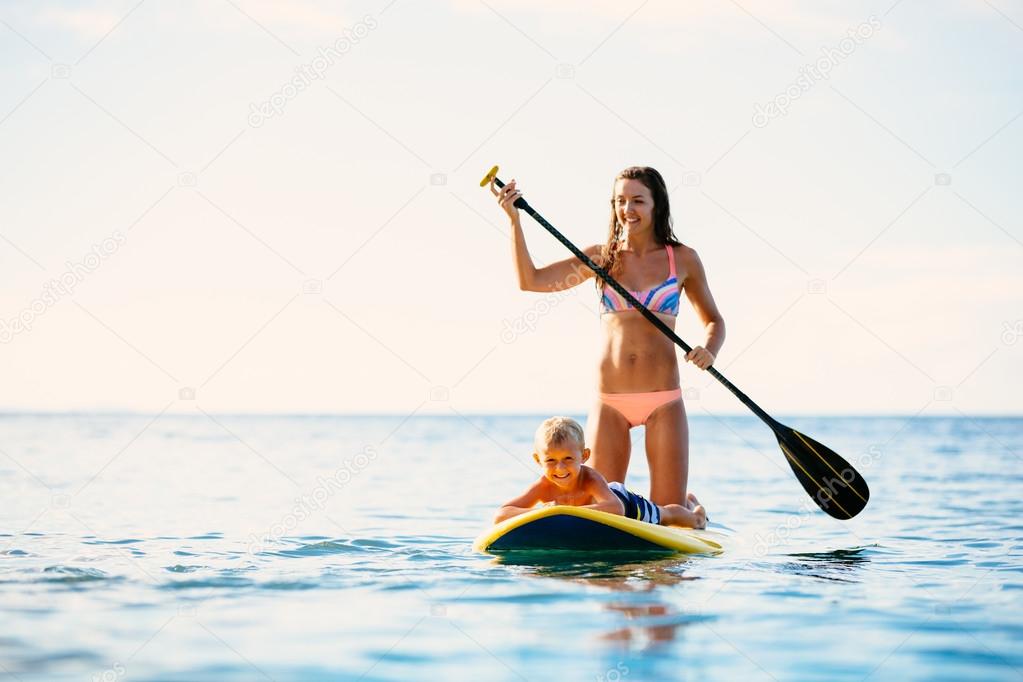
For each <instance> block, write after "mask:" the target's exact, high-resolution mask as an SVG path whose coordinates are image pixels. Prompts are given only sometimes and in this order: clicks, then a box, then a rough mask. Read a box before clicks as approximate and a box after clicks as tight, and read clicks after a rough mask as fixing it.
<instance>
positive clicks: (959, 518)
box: [0, 414, 1023, 682]
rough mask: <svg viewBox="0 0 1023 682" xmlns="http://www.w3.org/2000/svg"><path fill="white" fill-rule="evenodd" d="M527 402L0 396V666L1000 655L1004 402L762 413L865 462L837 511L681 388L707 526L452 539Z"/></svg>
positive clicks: (997, 668)
mask: <svg viewBox="0 0 1023 682" xmlns="http://www.w3.org/2000/svg"><path fill="white" fill-rule="evenodd" d="M540 419H541V417H540V416H521V417H508V416H479V415H465V416H463V415H458V414H453V415H452V416H450V417H423V416H411V417H402V416H395V417H336V416H323V417H295V416H281V417H274V416H227V415H224V416H221V415H205V414H198V415H196V416H172V415H162V416H153V415H148V416H145V415H129V416H123V415H49V416H48V415H6V416H0V500H2V504H0V614H2V617H0V679H8V678H9V679H13V680H83V679H84V680H104V681H110V682H114V681H118V680H122V679H123V680H259V679H265V680H317V679H324V680H326V679H330V680H360V679H361V680H410V679H416V680H481V679H485V680H554V679H557V680H562V681H571V680H586V681H598V682H617V681H622V680H637V681H639V680H644V681H645V680H676V679H691V680H708V679H722V680H734V679H742V680H744V681H749V680H759V679H765V680H864V679H870V680H914V679H926V680H962V679H984V680H1016V679H1020V678H1021V677H1023V615H1021V614H1023V502H1021V498H1023V495H1021V490H1023V486H1021V483H1023V419H1019V418H984V417H957V418H940V417H918V418H908V417H883V418H878V417H856V418H852V417H844V418H833V417H826V418H825V417H820V418H813V417H790V418H783V419H782V421H784V422H785V423H788V424H789V425H791V426H793V427H795V428H798V429H799V430H800V431H803V432H805V433H807V434H808V435H811V436H813V437H814V438H815V439H817V440H818V441H821V442H822V443H825V444H827V445H828V446H829V447H831V448H832V449H833V450H835V451H836V452H839V453H841V454H842V455H843V456H845V457H846V459H848V460H849V461H850V462H851V463H852V464H853V465H854V466H856V467H857V468H858V469H859V470H860V472H861V473H862V475H863V476H864V478H866V480H867V481H868V482H869V484H870V487H871V492H872V497H871V501H870V504H869V505H868V506H867V508H866V510H865V511H864V512H863V513H862V514H861V515H860V516H858V517H857V518H855V519H853V520H852V521H848V522H841V521H836V520H834V519H832V518H831V517H829V516H827V515H826V514H824V513H822V512H820V511H819V510H817V509H816V507H815V506H814V505H813V504H812V502H811V501H810V500H809V498H808V497H807V496H806V495H805V493H804V492H803V490H802V488H801V487H800V486H799V484H798V483H797V482H796V480H795V478H794V477H793V475H792V473H791V471H790V469H789V467H788V466H787V464H786V462H785V459H784V457H783V455H782V453H781V452H780V450H779V449H778V447H777V444H776V443H775V441H774V437H773V435H772V434H771V432H770V431H769V430H768V429H767V428H766V427H764V426H763V425H762V424H761V423H760V422H759V421H758V420H757V419H756V418H754V417H728V418H720V419H719V418H714V417H709V416H698V417H694V418H692V419H691V420H690V425H691V439H692V456H691V472H690V489H691V490H692V491H693V492H695V493H696V494H697V495H698V496H699V498H700V500H701V501H702V502H703V503H704V504H705V505H706V507H707V509H708V511H709V513H710V518H711V522H712V524H711V526H712V527H713V528H715V529H716V530H718V531H719V532H721V533H723V534H724V536H725V538H726V551H725V552H724V553H723V554H721V555H719V556H713V557H705V556H700V557H686V556H675V557H663V556H661V557H656V558H653V559H649V560H643V558H642V557H628V558H624V559H623V558H618V559H616V558H614V557H608V556H601V555H599V554H598V555H593V556H587V557H580V556H575V557H573V558H571V559H570V560H565V559H564V558H560V559H553V560H542V559H541V558H535V559H529V558H528V557H527V558H526V559H525V560H517V559H514V558H508V557H504V558H501V557H492V556H487V555H482V554H477V553H474V552H473V551H472V548H471V544H472V540H473V538H474V537H475V536H476V535H477V534H478V533H480V532H481V531H482V530H484V528H485V527H487V526H488V525H489V519H490V518H491V517H492V515H493V513H494V511H495V508H496V506H497V505H499V504H500V503H501V502H503V501H504V500H506V499H508V498H510V497H513V496H515V495H517V494H518V493H519V492H521V491H522V490H523V489H524V488H525V487H526V486H527V485H528V484H529V483H530V482H531V481H532V480H533V479H534V477H536V476H537V475H538V471H537V469H536V467H535V464H534V463H533V461H532V457H531V447H530V445H531V438H532V433H533V430H534V429H535V428H536V426H537V424H538V423H539V421H540ZM634 434H635V440H634V443H635V445H634V454H633V464H632V468H631V472H630V477H629V480H628V481H627V483H628V485H629V486H630V487H631V488H634V489H636V490H637V491H638V492H641V493H644V494H645V493H646V492H647V486H648V484H649V477H648V472H647V468H646V462H645V457H644V454H643V447H642V443H643V441H642V430H637V431H635V432H634Z"/></svg>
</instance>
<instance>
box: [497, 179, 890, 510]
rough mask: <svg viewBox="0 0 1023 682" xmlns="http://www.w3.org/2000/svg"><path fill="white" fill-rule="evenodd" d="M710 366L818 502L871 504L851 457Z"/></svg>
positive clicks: (836, 506)
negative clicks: (778, 416)
mask: <svg viewBox="0 0 1023 682" xmlns="http://www.w3.org/2000/svg"><path fill="white" fill-rule="evenodd" d="M491 180H492V181H493V182H494V184H495V185H497V186H498V187H504V183H503V182H501V180H500V179H498V177H497V166H494V167H493V168H491V169H490V172H489V173H487V174H486V176H485V177H484V178H483V179H482V180H481V181H480V187H485V186H486V185H487V184H488V183H490V181H491ZM515 207H516V208H519V209H521V210H523V211H525V212H526V213H528V214H529V215H531V216H533V219H534V220H536V222H538V223H540V225H541V226H543V228H544V229H545V230H547V231H548V232H550V233H551V234H552V235H554V238H555V239H557V240H558V241H559V242H561V243H562V244H564V245H565V246H566V247H567V248H568V250H569V251H571V252H572V253H573V254H575V257H576V258H578V259H579V260H581V261H582V262H583V263H585V264H586V266H587V267H588V268H590V269H591V270H593V271H594V272H595V273H597V276H598V277H600V278H601V279H602V280H604V281H605V282H607V284H608V285H610V287H611V288H612V289H614V290H615V291H617V292H618V293H619V294H621V295H622V297H623V298H624V299H625V300H626V301H628V302H629V303H630V304H631V305H632V307H633V308H635V309H636V310H638V311H639V312H640V313H642V314H643V317H645V318H646V319H648V320H649V321H650V323H651V324H653V325H654V326H655V327H657V328H658V329H659V330H660V331H661V332H663V333H664V335H665V336H667V337H668V338H669V339H671V340H672V341H674V342H675V344H676V345H677V346H679V347H680V348H681V349H682V350H684V351H685V352H686V353H688V352H689V351H691V350H692V347H691V346H690V345H689V344H687V343H686V342H685V341H683V340H682V339H681V338H680V337H679V336H678V335H677V334H676V333H675V331H674V330H673V329H672V328H671V327H669V326H668V325H666V324H665V323H664V322H663V321H662V320H661V319H660V318H659V317H657V315H655V314H654V313H652V312H651V311H650V310H648V309H647V308H646V307H645V306H644V305H643V304H642V303H640V302H639V301H638V300H636V298H635V297H634V296H633V295H632V294H631V293H629V291H628V289H626V288H625V287H623V286H622V285H621V284H619V283H618V282H617V281H616V280H615V279H614V278H613V277H612V276H611V275H610V274H608V272H607V271H606V270H604V269H603V268H602V267H600V266H599V265H597V264H596V263H594V262H593V261H592V260H591V259H590V257H589V256H587V255H586V254H585V253H583V252H582V251H580V250H579V248H578V247H577V246H576V245H575V244H573V243H572V242H570V241H568V239H567V238H566V237H565V235H563V234H561V233H560V232H558V230H557V229H555V227H554V226H553V225H551V224H550V223H549V222H547V221H546V220H544V217H543V216H541V215H540V214H539V213H537V212H536V211H535V210H533V207H532V206H530V205H529V204H528V203H526V200H525V199H523V198H521V197H519V198H518V199H516V200H515ZM706 371H707V372H709V373H710V375H711V376H712V377H714V378H715V379H717V380H718V381H720V382H721V383H722V384H723V385H724V387H725V388H727V389H728V390H729V391H731V392H732V395H734V396H735V397H736V398H738V399H739V400H740V401H741V402H742V404H743V405H745V406H746V407H748V408H749V409H750V410H752V411H753V414H755V415H757V416H758V417H760V419H761V420H762V421H763V422H764V423H765V424H767V426H768V427H769V428H770V429H771V430H772V431H774V435H775V437H776V438H777V439H778V445H779V446H780V447H781V451H782V452H783V453H784V454H785V459H786V461H787V462H788V463H789V466H790V467H792V472H793V473H794V474H795V475H796V478H797V479H798V480H799V482H800V483H801V484H802V486H803V489H804V490H806V492H807V494H808V495H809V496H810V497H811V498H813V501H814V502H816V503H817V506H819V507H820V508H821V509H823V510H824V511H826V512H827V513H828V514H830V515H831V516H833V517H835V518H836V519H843V520H844V519H851V518H852V517H854V516H856V515H857V514H859V513H860V512H861V511H862V510H863V508H864V507H865V506H867V500H868V499H869V498H870V490H869V489H868V488H867V482H866V481H864V480H863V477H862V476H860V474H859V472H858V471H856V469H854V468H853V466H852V465H851V464H849V462H847V461H845V460H844V459H842V457H841V456H839V455H838V454H836V453H835V452H833V451H832V450H831V449H829V448H827V447H826V446H824V445H821V444H820V443H818V442H817V441H815V440H814V439H812V438H810V437H809V436H806V435H804V434H802V433H800V432H799V431H796V430H795V429H793V428H790V427H788V426H785V425H784V424H782V423H780V422H778V421H775V419H774V418H772V417H771V415H769V414H767V413H766V412H764V411H763V410H762V409H760V406H759V405H757V404H756V403H755V402H753V401H752V400H750V398H749V396H747V395H746V394H745V393H743V392H742V391H740V390H739V389H738V388H736V387H735V386H734V385H733V384H732V382H731V381H729V380H728V379H726V378H725V377H724V376H723V375H722V374H721V373H720V372H718V371H717V370H716V369H714V368H713V367H708V368H707V370H706Z"/></svg>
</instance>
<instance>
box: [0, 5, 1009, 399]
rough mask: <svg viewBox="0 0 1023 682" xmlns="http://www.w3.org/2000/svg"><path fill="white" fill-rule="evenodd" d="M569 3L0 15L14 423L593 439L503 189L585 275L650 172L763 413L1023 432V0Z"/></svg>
mask: <svg viewBox="0 0 1023 682" xmlns="http://www.w3.org/2000/svg"><path fill="white" fill-rule="evenodd" d="M552 4H553V3H548V2H540V1H539V0H526V1H522V2H516V3H505V4H497V3H493V2H490V1H489V0H488V2H479V1H473V0H454V1H452V2H420V3H417V2H412V1H411V0H396V1H395V2H389V0H384V1H381V2H333V3H332V2H316V1H313V0H296V1H294V2H289V3H279V2H271V1H270V0H230V1H229V0H205V1H203V2H198V1H196V2H192V1H182V2H174V3H170V2H161V1H159V0H143V1H142V2H139V0H127V1H124V2H121V1H102V2H101V1H95V2H39V3H15V2H0V86H2V87H0V154H2V156H3V158H4V160H5V163H3V164H2V166H0V187H2V188H3V190H2V192H0V411H37V410H38V411H49V410H58V411H63V410H82V411H87V410H132V411H146V412H159V411H161V410H167V411H170V412H183V413H193V412H196V411H197V410H204V411H207V412H228V411H230V412H249V411H251V412H317V413H334V412H352V413H368V412H374V413H375V412H387V413H396V414H407V413H409V412H411V411H413V410H416V411H418V412H419V413H424V414H425V413H437V414H452V411H455V412H458V413H463V414H464V413H472V412H475V413H479V412H529V413H555V412H557V413H579V412H585V411H586V410H587V409H588V408H589V406H590V404H591V401H592V399H593V396H594V393H595V380H596V364H597V349H598V343H599V338H598V332H599V326H598V318H597V314H596V311H597V294H596V291H595V289H594V288H593V286H592V285H591V284H587V285H584V286H582V287H580V288H578V289H576V290H573V291H572V292H570V293H569V294H567V295H565V296H561V297H556V298H553V299H545V298H544V297H543V296H542V295H538V294H530V293H524V292H520V291H518V290H517V288H516V286H515V278H514V275H513V272H512V263H511V252H510V247H509V243H508V238H507V221H506V219H505V218H504V217H503V214H502V213H501V212H500V210H499V209H498V207H497V206H496V202H494V200H493V198H492V197H491V195H490V194H489V192H487V191H485V190H482V189H480V188H479V187H478V181H479V179H480V177H481V176H482V175H483V173H485V172H486V171H487V170H488V169H489V168H490V166H492V165H493V164H500V165H501V167H502V171H501V176H502V177H503V178H504V179H505V180H508V179H511V178H512V177H514V178H517V179H518V180H519V184H520V186H521V187H522V189H523V191H524V193H525V196H526V198H527V199H528V200H529V201H530V203H532V204H533V206H534V207H536V208H537V210H539V211H540V212H541V213H542V214H544V215H545V216H546V217H547V219H548V220H549V221H550V222H551V223H553V224H554V225H555V226H557V227H558V228H559V229H560V230H561V231H562V232H564V233H565V234H566V235H567V236H568V237H569V238H570V239H572V240H574V241H575V242H576V243H577V244H579V245H580V246H585V245H588V244H592V243H596V242H600V241H602V240H603V239H604V237H605V231H606V225H607V211H608V209H607V201H608V198H609V196H610V191H611V185H612V180H613V177H614V175H615V173H617V171H619V170H620V169H621V168H623V167H625V166H628V165H634V164H643V165H652V166H655V167H656V168H658V169H659V170H660V171H661V172H662V174H663V175H664V176H665V178H666V180H667V182H668V184H669V186H670V187H672V188H673V193H672V197H671V198H672V209H673V214H674V218H675V225H676V233H677V234H678V235H679V237H680V238H681V239H682V241H683V242H685V243H687V244H689V245H690V246H692V247H694V248H695V249H696V250H697V251H698V252H699V253H700V255H701V258H702V260H703V262H704V265H705V267H706V269H707V272H708V277H709V281H710V285H711V289H712V291H713V293H714V296H715V298H716V299H717V303H718V305H719V307H720V309H721V311H722V313H723V315H724V317H725V320H726V323H727V330H728V334H727V340H726V342H725V346H724V349H723V350H722V353H721V354H720V356H719V359H718V363H717V367H718V368H719V369H720V370H721V371H723V372H724V374H725V375H726V376H728V377H729V378H730V379H731V380H732V382H733V383H735V384H736V385H737V386H739V387H740V388H742V389H743V390H745V391H746V392H747V393H748V394H749V395H750V396H751V397H752V398H753V399H754V400H756V401H757V402H759V403H760V404H761V405H762V406H763V407H764V408H765V409H767V410H768V412H771V413H777V414H785V413H817V414H916V413H921V414H958V413H966V414H1020V413H1021V411H1023V410H1021V407H1023V400H1021V398H1020V395H1019V389H1018V386H1019V384H1020V380H1021V379H1023V371H1021V368H1023V363H1021V359H1023V357H1021V353H1023V268H1021V265H1023V221H1021V218H1020V216H1021V215H1023V210H1021V209H1023V199H1021V193H1020V191H1019V188H1020V176H1021V173H1020V159H1021V158H1023V69H1021V68H1020V66H1021V65H1023V3H1021V2H1019V1H1013V2H1010V1H1008V0H992V1H991V2H983V1H976V2H967V1H960V2H951V1H949V2H929V3H924V2H921V1H920V0H899V1H896V0H886V1H885V2H853V3H840V2H824V3H821V2H810V1H809V0H786V1H784V2H768V1H766V0H765V1H758V2H754V1H752V0H749V1H746V0H743V1H742V2H710V1H704V2H692V3H676V2H668V1H666V0H664V1H658V0H649V1H648V2H643V1H642V0H636V1H634V2H604V1H599V2H583V1H582V0H569V1H563V2H560V3H556V4H554V6H553V7H552V6H551V5H552ZM857 31H859V34H858V39H857V40H855V41H854V40H851V39H849V38H847V36H848V35H849V34H850V32H852V33H853V34H856V33H857ZM346 36H347V37H348V38H350V40H349V41H348V42H342V43H338V41H339V39H342V38H345V37H346ZM843 39H845V40H844V41H843ZM330 46H338V47H340V51H338V52H337V53H336V56H332V57H331V59H330V60H329V61H328V60H324V59H323V58H322V57H320V58H318V57H317V55H318V54H322V53H320V52H318V50H319V49H320V48H324V49H326V48H329V47H330ZM826 55H827V56H826ZM822 60H823V61H822ZM818 63H819V64H820V65H821V66H820V67H819V68H828V69H829V72H828V74H827V76H826V77H822V76H819V75H814V74H812V73H810V72H809V71H807V67H808V66H809V65H816V64H818ZM313 72H315V73H316V77H312V76H310V75H309V74H310V73H313ZM297 74H298V75H301V74H305V76H304V77H305V78H306V80H307V82H308V86H307V87H303V88H302V89H300V90H289V89H288V88H287V87H286V86H287V84H288V83H289V82H290V81H291V80H292V79H294V78H296V77H299V76H297ZM801 74H802V75H801ZM800 79H802V80H800ZM787 90H788V91H789V92H790V93H791V94H790V95H787V96H786V95H785V93H786V91H787ZM779 97H785V98H787V99H788V100H789V101H788V104H787V106H786V109H785V112H784V113H780V112H776V113H777V114H778V115H775V114H774V113H772V114H770V115H762V116H761V117H760V118H757V117H755V115H754V114H755V112H757V111H763V109H758V105H761V106H764V105H767V104H768V103H769V102H772V101H775V100H776V99H778V98H779ZM270 101H273V102H274V104H275V105H276V110H267V109H265V108H264V109H262V112H263V113H255V112H259V111H260V110H261V109H260V106H261V104H262V103H265V102H270ZM1013 187H1015V188H1016V189H1015V190H1013V189H1012V188H1013ZM523 224H524V226H525V228H526V234H527V239H528V242H529V246H530V249H531V251H532V253H533V254H534V256H535V257H536V258H537V260H540V261H543V262H548V261H551V260H554V259H559V258H563V257H566V256H567V255H568V252H567V251H565V249H564V247H562V246H561V245H560V244H558V243H557V242H556V241H555V240H554V239H553V238H552V237H550V236H549V235H548V234H547V233H546V232H544V231H543V230H542V229H541V228H540V227H539V226H537V225H536V224H535V223H533V222H532V221H531V220H530V219H529V218H528V216H525V215H523ZM104 240H106V242H105V244H106V246H104ZM94 248H96V249H99V253H100V254H101V255H89V254H92V253H93V250H94ZM104 249H106V250H105V251H104ZM90 263H91V266H90V265H89V264H90ZM62 277H63V278H65V279H66V280H67V281H68V282H72V283H73V292H67V291H65V292H61V291H56V290H50V289H47V288H46V287H47V282H50V281H51V280H60V279H61V278H62ZM54 291H55V293H54ZM682 306H683V309H682V314H681V316H680V318H679V324H678V331H679V333H680V335H681V336H682V337H683V338H685V339H686V340H688V341H689V342H690V343H692V344H698V343H702V342H703V337H702V332H701V330H700V328H699V325H698V324H697V321H696V318H695V315H694V313H693V311H692V309H691V308H690V307H689V306H688V304H687V302H686V301H685V300H683V302H682ZM19 318H21V319H22V322H16V321H17V320H18V319H19ZM515 321H524V322H528V323H529V325H530V327H531V329H530V330H529V331H528V332H527V333H524V334H521V335H518V336H516V337H515V338H513V339H509V338H508V335H507V334H504V335H502V331H503V330H504V329H505V328H506V324H510V323H513V322H515ZM683 384H684V386H686V387H687V388H690V393H689V396H690V400H689V403H688V405H689V410H690V413H692V414H706V413H708V412H709V413H712V414H743V413H745V409H744V408H743V407H742V406H741V405H740V404H739V403H738V402H737V401H736V400H735V399H734V398H733V397H732V396H731V395H730V394H728V393H727V391H725V390H724V389H723V388H721V387H719V386H717V385H716V383H714V382H713V380H711V379H710V378H709V377H708V376H706V375H705V374H702V373H700V372H699V371H698V370H695V369H693V368H691V367H686V368H684V369H683ZM694 389H695V390H694ZM191 392H194V399H193V398H191Z"/></svg>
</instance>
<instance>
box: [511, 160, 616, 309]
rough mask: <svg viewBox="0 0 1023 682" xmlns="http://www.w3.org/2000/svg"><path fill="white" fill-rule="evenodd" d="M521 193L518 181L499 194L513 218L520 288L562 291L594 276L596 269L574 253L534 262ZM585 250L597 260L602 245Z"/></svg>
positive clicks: (515, 255) (514, 253)
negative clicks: (540, 263)
mask: <svg viewBox="0 0 1023 682" xmlns="http://www.w3.org/2000/svg"><path fill="white" fill-rule="evenodd" d="M521 196H522V192H521V191H519V190H518V188H516V187H515V181H514V180H512V181H510V182H509V183H508V184H507V185H505V186H504V187H502V188H501V190H500V192H498V193H497V201H498V203H499V204H500V205H501V208H502V209H504V212H505V213H507V214H508V218H509V219H510V220H511V228H512V257H513V259H514V263H515V272H516V274H517V275H518V279H519V289H521V290H522V291H540V292H545V291H562V290H564V289H571V288H572V287H574V286H578V285H580V284H582V283H583V282H585V281H586V280H588V279H589V278H590V277H593V270H590V269H589V268H588V267H586V266H585V265H583V264H582V263H581V262H580V261H579V259H577V258H575V257H574V256H573V257H572V258H566V259H565V260H560V261H557V262H556V263H551V264H550V265H546V266H544V267H540V268H538V267H536V265H534V263H533V258H532V256H530V255H529V249H528V248H527V247H526V237H525V235H524V234H523V232H522V221H521V220H519V209H517V208H516V207H515V200H516V199H518V198H519V197H521ZM583 252H584V253H585V254H586V255H587V256H589V257H590V258H591V259H593V260H594V261H595V262H596V260H597V258H599V256H600V245H594V246H590V247H588V248H586V249H583Z"/></svg>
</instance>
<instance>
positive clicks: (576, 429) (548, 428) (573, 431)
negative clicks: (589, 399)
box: [533, 417, 586, 452]
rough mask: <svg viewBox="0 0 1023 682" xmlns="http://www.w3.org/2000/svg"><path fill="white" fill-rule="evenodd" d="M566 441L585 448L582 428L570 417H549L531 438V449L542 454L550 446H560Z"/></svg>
mask: <svg viewBox="0 0 1023 682" xmlns="http://www.w3.org/2000/svg"><path fill="white" fill-rule="evenodd" d="M566 441H575V442H576V443H577V444H578V445H579V447H580V448H584V447H586V444H585V436H584V435H583V427H581V426H579V422H577V421H576V420H574V419H572V418H571V417H551V418H550V419H545V420H544V422H543V424H540V428H538V429H537V430H536V435H535V436H533V447H534V448H535V449H536V451H537V452H543V451H544V450H546V449H547V448H548V447H550V446H552V445H562V444H563V443H565V442H566Z"/></svg>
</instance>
